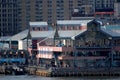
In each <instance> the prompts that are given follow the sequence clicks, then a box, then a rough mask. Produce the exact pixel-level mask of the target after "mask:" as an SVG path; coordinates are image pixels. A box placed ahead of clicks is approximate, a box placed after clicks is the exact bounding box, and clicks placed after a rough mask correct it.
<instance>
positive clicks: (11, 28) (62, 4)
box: [0, 0, 119, 36]
mask: <svg viewBox="0 0 120 80" xmlns="http://www.w3.org/2000/svg"><path fill="white" fill-rule="evenodd" d="M118 1H119V0H0V29H1V31H4V32H2V34H3V35H4V36H6V35H13V34H16V33H18V32H20V31H22V30H25V29H26V28H28V26H29V25H28V23H29V22H30V21H31V22H34V21H45V22H48V24H50V25H51V24H53V23H56V21H57V20H70V19H71V17H72V16H82V17H84V16H94V14H95V12H98V11H104V12H114V2H118ZM116 14H117V13H116ZM112 15H113V13H112Z"/></svg>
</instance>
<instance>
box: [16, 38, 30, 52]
mask: <svg viewBox="0 0 120 80" xmlns="http://www.w3.org/2000/svg"><path fill="white" fill-rule="evenodd" d="M31 45H32V41H31V40H28V46H27V40H19V41H18V50H27V47H30V46H31Z"/></svg>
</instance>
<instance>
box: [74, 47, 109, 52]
mask: <svg viewBox="0 0 120 80" xmlns="http://www.w3.org/2000/svg"><path fill="white" fill-rule="evenodd" d="M75 48H76V49H77V50H95V51H101V50H102V51H104V50H105V51H109V50H111V46H75Z"/></svg>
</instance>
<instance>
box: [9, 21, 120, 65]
mask: <svg viewBox="0 0 120 80" xmlns="http://www.w3.org/2000/svg"><path fill="white" fill-rule="evenodd" d="M30 26H31V27H30V34H31V40H32V42H31V44H32V48H31V47H30V46H28V48H29V49H28V50H29V51H30V54H29V55H30V56H32V58H31V59H33V63H32V64H36V62H37V65H41V64H43V65H44V66H45V65H46V64H48V65H49V66H50V65H51V66H63V67H65V66H71V67H74V66H79V67H91V66H92V67H93V66H94V67H106V66H107V67H108V66H109V67H110V66H119V53H120V51H119V50H120V46H119V44H120V43H119V41H120V33H119V32H120V28H119V25H103V24H102V22H100V21H98V20H81V21H80V20H65V21H64V20H63V21H57V24H56V25H55V27H56V29H55V30H54V29H49V27H48V24H47V23H46V22H30ZM28 32H29V30H25V31H22V32H21V33H19V34H16V35H14V36H13V37H11V40H12V41H15V42H17V43H18V42H19V40H21V41H22V40H23V41H24V40H25V39H26V36H27V34H28ZM11 45H12V44H11ZM16 45H17V44H16ZM24 45H25V44H24ZM26 45H27V44H26ZM14 46H15V45H12V46H11V47H13V48H14Z"/></svg>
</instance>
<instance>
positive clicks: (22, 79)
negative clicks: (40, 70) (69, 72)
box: [0, 75, 120, 80]
mask: <svg viewBox="0 0 120 80" xmlns="http://www.w3.org/2000/svg"><path fill="white" fill-rule="evenodd" d="M0 80H120V77H115V78H113V77H111V78H110V77H104V78H102V77H40V76H28V75H24V76H5V75H0Z"/></svg>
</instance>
